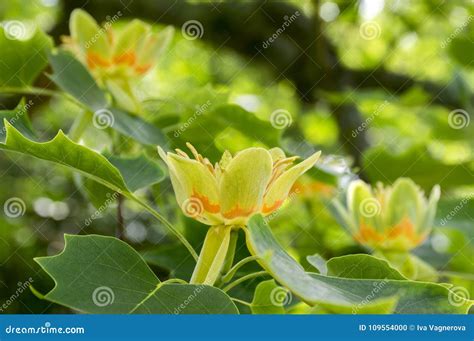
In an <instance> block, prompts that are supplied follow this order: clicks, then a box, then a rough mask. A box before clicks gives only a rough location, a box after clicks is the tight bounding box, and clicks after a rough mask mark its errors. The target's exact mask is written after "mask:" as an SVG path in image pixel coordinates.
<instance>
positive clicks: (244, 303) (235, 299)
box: [230, 297, 252, 307]
mask: <svg viewBox="0 0 474 341" xmlns="http://www.w3.org/2000/svg"><path fill="white" fill-rule="evenodd" d="M230 299H231V300H232V301H234V302H237V303H240V304H243V305H246V306H247V307H251V306H252V303H249V302H246V301H242V300H239V299H238V298H233V297H231V298H230Z"/></svg>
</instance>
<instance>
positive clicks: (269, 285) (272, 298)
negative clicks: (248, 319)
mask: <svg viewBox="0 0 474 341" xmlns="http://www.w3.org/2000/svg"><path fill="white" fill-rule="evenodd" d="M287 295H289V291H288V290H287V289H285V288H282V287H280V286H278V285H277V284H276V283H275V281H274V280H272V279H271V280H269V281H263V282H260V283H259V284H258V285H257V288H256V289H255V294H254V296H253V300H252V305H251V306H250V309H251V310H252V313H253V314H284V313H285V308H284V307H283V305H284V302H285V299H286V298H287V297H288V296H287ZM290 295H291V294H290ZM278 296H283V299H281V298H280V299H281V301H278V300H277V299H278Z"/></svg>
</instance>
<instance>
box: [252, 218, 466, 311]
mask: <svg viewBox="0 0 474 341" xmlns="http://www.w3.org/2000/svg"><path fill="white" fill-rule="evenodd" d="M246 234H247V246H248V248H249V250H250V252H251V253H252V254H253V255H255V256H257V257H259V263H260V265H261V266H262V267H263V268H264V269H265V270H266V271H268V272H269V273H270V274H271V275H272V276H273V277H274V279H275V280H277V281H278V282H279V283H280V284H281V285H283V286H285V287H286V288H288V289H289V290H291V291H292V292H293V293H294V294H295V295H296V296H298V297H300V298H301V299H302V300H303V301H305V302H306V303H308V304H310V305H315V304H320V305H321V306H323V307H324V308H325V309H327V310H328V311H332V312H345V313H349V312H351V311H354V309H357V310H358V309H359V308H360V307H363V308H365V309H367V308H369V307H370V306H371V305H372V304H374V305H376V304H380V303H381V302H384V301H385V306H386V309H387V310H389V307H387V305H388V306H390V304H393V306H394V312H395V313H403V314H423V313H431V314H436V313H453V314H455V313H458V314H461V313H467V311H468V310H469V308H470V307H471V306H472V305H473V304H474V301H469V300H466V299H464V298H462V297H458V296H456V295H455V293H454V292H451V291H450V290H449V289H447V288H446V287H444V286H442V285H439V284H434V283H425V282H415V281H408V280H393V279H382V280H381V279H353V278H337V277H331V276H323V275H320V274H309V273H306V272H305V271H304V269H303V267H302V266H301V265H300V264H298V263H297V262H296V261H295V260H294V259H293V258H292V257H291V256H290V255H288V253H286V252H285V251H284V250H283V249H282V247H281V246H280V244H279V243H278V242H277V240H276V239H275V237H274V236H273V234H272V232H271V230H270V228H269V226H268V225H267V224H266V223H265V221H264V219H263V217H262V216H260V215H255V216H254V217H252V218H251V219H250V221H249V224H248V227H247V228H246ZM453 295H454V296H455V298H456V301H459V302H460V303H459V304H456V305H453V304H450V301H451V299H450V297H451V298H452V297H453Z"/></svg>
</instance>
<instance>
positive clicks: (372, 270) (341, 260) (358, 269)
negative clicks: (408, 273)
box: [326, 254, 407, 280]
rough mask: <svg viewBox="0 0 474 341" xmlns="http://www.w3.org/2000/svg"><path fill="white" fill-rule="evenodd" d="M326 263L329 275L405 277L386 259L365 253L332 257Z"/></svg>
mask: <svg viewBox="0 0 474 341" xmlns="http://www.w3.org/2000/svg"><path fill="white" fill-rule="evenodd" d="M326 265H327V268H328V275H329V276H335V277H342V278H358V279H385V278H386V279H398V280H406V279H407V278H406V277H404V276H403V275H402V274H401V273H400V272H398V271H397V270H396V269H394V268H392V267H391V266H390V264H389V263H388V262H387V261H386V260H383V259H380V258H376V257H373V256H370V255H365V254H360V255H357V254H356V255H347V256H341V257H334V258H331V259H330V260H329V261H328V262H327V263H326Z"/></svg>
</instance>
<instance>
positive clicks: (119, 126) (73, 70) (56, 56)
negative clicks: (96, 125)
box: [49, 50, 166, 145]
mask: <svg viewBox="0 0 474 341" xmlns="http://www.w3.org/2000/svg"><path fill="white" fill-rule="evenodd" d="M49 60H50V63H51V66H52V68H53V74H52V75H51V79H52V80H53V81H54V82H55V83H56V84H57V85H58V86H59V87H60V88H61V89H62V90H64V91H66V92H67V93H69V94H70V95H72V96H73V97H74V98H75V99H76V100H78V101H79V102H80V103H82V104H83V105H84V106H86V107H87V108H88V109H89V110H91V111H92V112H94V113H97V115H98V118H96V119H97V120H98V121H100V117H99V115H104V118H105V117H106V118H107V121H108V122H110V123H111V128H113V129H115V130H116V131H118V132H119V133H121V134H122V135H124V136H127V137H130V138H132V139H134V140H136V141H138V142H140V143H143V144H147V145H158V144H159V145H164V144H166V137H165V136H164V134H163V133H162V132H161V130H160V129H158V128H157V127H155V126H154V125H152V124H151V123H148V122H146V121H144V120H142V119H141V118H140V117H138V116H135V115H131V114H129V113H127V112H125V111H123V110H120V109H118V108H113V107H110V103H109V101H108V100H107V97H106V95H105V93H104V91H103V90H102V89H100V88H99V86H98V85H97V83H96V81H95V80H94V78H93V77H92V75H91V74H90V73H89V71H88V70H87V68H86V67H85V66H84V65H83V64H82V63H81V62H79V61H78V60H77V59H76V58H74V56H73V55H72V54H71V53H69V52H67V51H64V50H58V51H56V52H55V53H52V54H50V56H49Z"/></svg>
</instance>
